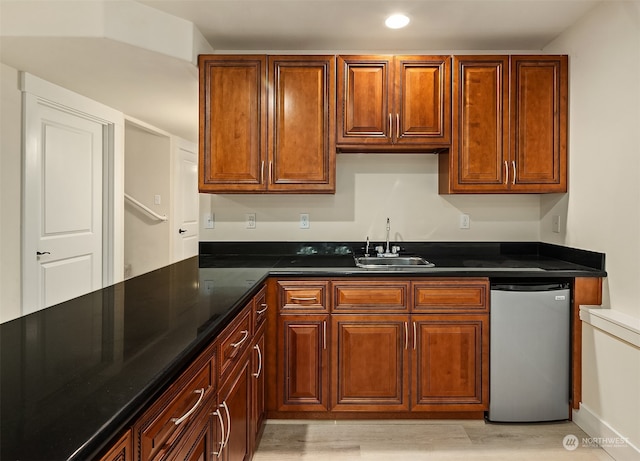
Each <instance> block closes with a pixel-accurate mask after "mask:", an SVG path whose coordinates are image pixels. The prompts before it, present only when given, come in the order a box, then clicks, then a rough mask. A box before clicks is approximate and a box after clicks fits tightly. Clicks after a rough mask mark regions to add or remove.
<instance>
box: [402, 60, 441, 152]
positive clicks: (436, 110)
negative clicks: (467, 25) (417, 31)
mask: <svg viewBox="0 0 640 461" xmlns="http://www.w3.org/2000/svg"><path fill="white" fill-rule="evenodd" d="M395 65H396V75H397V77H396V87H395V104H394V109H395V111H396V113H395V123H396V127H395V134H394V136H395V142H397V143H398V144H425V143H441V144H443V145H447V144H449V143H450V142H451V58H450V57H449V56H396V57H395Z"/></svg>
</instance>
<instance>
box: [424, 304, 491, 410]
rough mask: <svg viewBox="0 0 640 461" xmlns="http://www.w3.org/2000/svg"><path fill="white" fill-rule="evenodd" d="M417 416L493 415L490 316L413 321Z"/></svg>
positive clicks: (426, 316)
mask: <svg viewBox="0 0 640 461" xmlns="http://www.w3.org/2000/svg"><path fill="white" fill-rule="evenodd" d="M412 329H413V341H412V346H411V347H412V348H413V359H412V370H413V373H412V406H411V409H412V411H421V410H422V411H475V410H477V411H483V410H487V409H488V392H489V390H488V371H489V367H488V366H489V363H488V362H489V360H488V359H489V351H488V345H489V336H488V335H489V329H488V316H487V315H432V316H429V315H413V316H412Z"/></svg>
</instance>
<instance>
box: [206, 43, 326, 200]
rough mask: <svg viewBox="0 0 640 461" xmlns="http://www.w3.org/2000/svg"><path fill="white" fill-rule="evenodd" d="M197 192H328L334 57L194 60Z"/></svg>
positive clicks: (238, 57) (259, 57)
mask: <svg viewBox="0 0 640 461" xmlns="http://www.w3.org/2000/svg"><path fill="white" fill-rule="evenodd" d="M199 69H200V146H199V150H200V160H199V170H200V173H199V189H200V192H210V193H252V192H253V193H262V192H280V193H285V192H299V193H314V192H320V193H322V192H324V193H333V192H335V138H334V136H333V133H335V56H262V55H260V56H256V55H239V56H230V55H201V56H200V57H199Z"/></svg>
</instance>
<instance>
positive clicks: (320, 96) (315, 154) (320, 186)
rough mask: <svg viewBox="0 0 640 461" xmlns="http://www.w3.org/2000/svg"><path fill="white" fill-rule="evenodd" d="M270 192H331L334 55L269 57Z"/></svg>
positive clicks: (333, 157) (333, 141)
mask: <svg viewBox="0 0 640 461" xmlns="http://www.w3.org/2000/svg"><path fill="white" fill-rule="evenodd" d="M268 81H269V141H268V152H269V168H268V178H269V185H268V189H269V190H270V191H280V192H334V191H335V154H336V149H335V137H334V133H335V56H269V77H268Z"/></svg>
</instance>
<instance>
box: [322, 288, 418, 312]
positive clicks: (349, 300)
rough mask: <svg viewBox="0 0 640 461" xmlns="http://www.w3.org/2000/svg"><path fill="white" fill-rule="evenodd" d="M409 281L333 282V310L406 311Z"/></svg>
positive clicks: (407, 307)
mask: <svg viewBox="0 0 640 461" xmlns="http://www.w3.org/2000/svg"><path fill="white" fill-rule="evenodd" d="M408 293H409V282H383V281H353V282H351V281H347V282H338V283H334V284H333V299H334V306H333V312H362V311H365V310H375V311H376V312H377V311H390V312H406V311H408V310H409V303H408V299H407V298H408V296H407V295H408Z"/></svg>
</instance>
